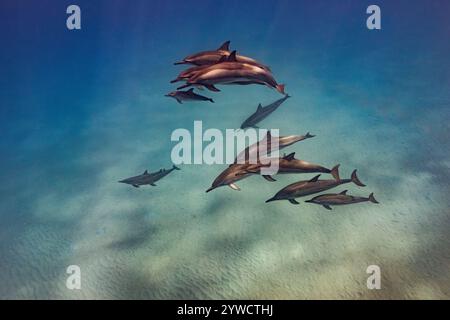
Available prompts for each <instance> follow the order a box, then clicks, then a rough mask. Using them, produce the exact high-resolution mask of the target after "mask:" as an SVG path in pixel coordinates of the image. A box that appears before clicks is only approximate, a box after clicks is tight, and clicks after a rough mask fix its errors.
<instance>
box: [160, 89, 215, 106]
mask: <svg viewBox="0 0 450 320" xmlns="http://www.w3.org/2000/svg"><path fill="white" fill-rule="evenodd" d="M165 96H166V97H171V98H174V99H175V100H177V101H178V103H183V102H182V101H210V102H212V103H214V100H213V99H211V98H208V97H205V96H202V95H200V94H197V93H195V92H194V88H191V89H189V90H187V91H172V92H171V93H169V94H166V95H165Z"/></svg>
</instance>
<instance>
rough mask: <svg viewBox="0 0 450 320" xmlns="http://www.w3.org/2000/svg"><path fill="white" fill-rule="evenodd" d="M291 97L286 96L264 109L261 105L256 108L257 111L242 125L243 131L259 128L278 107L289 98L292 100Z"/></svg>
mask: <svg viewBox="0 0 450 320" xmlns="http://www.w3.org/2000/svg"><path fill="white" fill-rule="evenodd" d="M290 97H291V96H290V95H286V96H285V97H284V98H281V99H279V100H277V101H275V102H273V103H271V104H269V105H268V106H265V107H263V106H262V105H261V103H260V104H259V105H258V107H257V108H256V111H255V112H254V113H253V114H252V115H251V116H250V117H248V118H247V119H246V120H245V121H244V122H243V123H242V125H241V129H245V128H250V127H253V128H257V127H256V125H257V124H258V123H259V122H261V121H262V120H264V119H265V118H267V117H268V116H269V115H270V114H271V113H272V112H274V111H275V110H277V109H278V107H279V106H280V105H281V104H282V103H283V102H285V101H286V99H287V98H290Z"/></svg>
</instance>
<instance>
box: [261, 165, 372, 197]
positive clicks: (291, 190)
mask: <svg viewBox="0 0 450 320" xmlns="http://www.w3.org/2000/svg"><path fill="white" fill-rule="evenodd" d="M319 177H320V174H319V175H317V176H315V177H314V178H312V179H311V180H305V181H299V182H295V183H292V184H290V185H288V186H286V187H284V188H283V189H281V190H280V191H278V192H277V193H276V194H275V196H273V197H272V198H270V199H268V200H266V202H271V201H275V200H288V201H289V202H290V203H292V204H299V203H298V202H297V201H296V200H295V198H298V197H303V196H307V195H310V194H313V193H318V192H322V191H325V190H328V189H331V188H334V187H337V186H339V185H341V184H344V183H349V182H353V183H354V184H356V185H357V186H360V187H364V186H365V185H364V184H363V183H362V182H361V181H360V180H359V179H358V176H357V175H356V170H354V171H353V172H352V175H351V178H350V179H340V178H339V171H338V169H337V168H336V169H335V174H334V178H335V179H334V180H319Z"/></svg>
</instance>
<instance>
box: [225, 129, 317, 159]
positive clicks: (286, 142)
mask: <svg viewBox="0 0 450 320" xmlns="http://www.w3.org/2000/svg"><path fill="white" fill-rule="evenodd" d="M313 137H315V136H314V135H312V134H310V133H309V132H307V133H306V134H305V135H302V136H299V135H290V136H279V137H273V136H272V135H271V133H270V131H268V132H267V134H266V136H265V137H264V138H262V139H261V140H260V141H258V142H257V143H254V144H252V145H250V146H248V147H247V148H246V149H245V150H243V151H241V152H240V153H239V154H238V156H237V157H236V159H235V160H234V162H235V163H238V162H239V163H245V162H248V161H249V160H252V159H255V160H257V159H258V158H259V157H264V156H266V155H267V154H270V152H273V151H276V150H281V149H283V148H286V147H288V146H290V145H292V144H294V143H296V142H299V141H302V140H305V139H309V138H313ZM272 139H277V141H278V147H277V146H276V145H275V146H272ZM255 164H256V163H255Z"/></svg>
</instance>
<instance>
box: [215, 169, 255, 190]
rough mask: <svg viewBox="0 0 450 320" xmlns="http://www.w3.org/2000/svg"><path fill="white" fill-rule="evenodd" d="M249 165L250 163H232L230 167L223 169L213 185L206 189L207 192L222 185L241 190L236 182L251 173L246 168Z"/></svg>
mask: <svg viewBox="0 0 450 320" xmlns="http://www.w3.org/2000/svg"><path fill="white" fill-rule="evenodd" d="M249 166H250V165H249V164H237V163H233V164H231V165H230V166H229V167H228V168H226V169H225V170H224V171H222V173H220V174H219V175H218V176H217V178H216V179H214V181H213V183H212V185H211V187H210V188H209V189H208V190H206V192H210V191H211V190H214V189H216V188H218V187H222V186H229V187H230V188H231V189H233V190H241V189H240V188H239V187H238V186H237V185H236V184H235V182H236V181H239V180H242V179H244V178H246V177H248V176H250V175H251V173H247V172H246V169H247V168H248V167H249Z"/></svg>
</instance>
